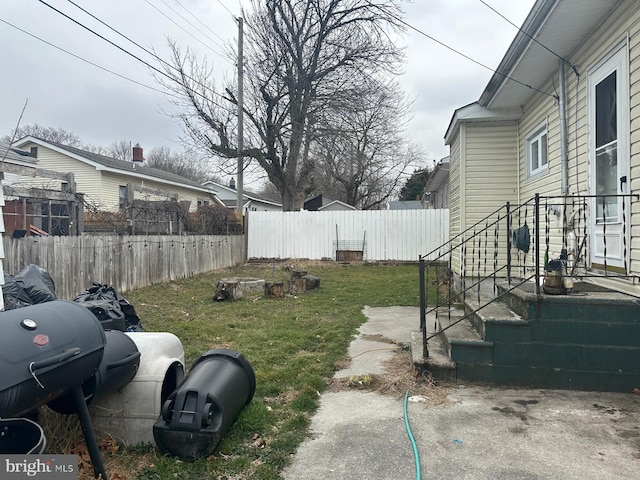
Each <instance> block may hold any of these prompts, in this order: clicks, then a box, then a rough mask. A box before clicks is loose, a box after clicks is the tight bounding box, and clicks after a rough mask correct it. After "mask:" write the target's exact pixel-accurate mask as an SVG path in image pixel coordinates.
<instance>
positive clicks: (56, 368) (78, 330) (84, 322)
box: [0, 300, 105, 417]
mask: <svg viewBox="0 0 640 480" xmlns="http://www.w3.org/2000/svg"><path fill="white" fill-rule="evenodd" d="M0 331H1V332H2V335H0V417H19V416H21V415H23V414H25V413H27V412H29V411H31V410H33V409H35V408H37V407H39V406H40V405H42V404H44V403H46V402H49V401H51V400H53V399H54V398H56V397H57V396H59V395H61V394H62V393H63V392H65V391H66V390H68V389H70V388H71V387H74V386H77V385H80V384H81V383H82V382H83V381H85V380H87V379H88V378H90V377H91V376H92V375H93V374H94V373H95V372H96V370H97V368H98V366H99V365H100V361H101V360H102V355H103V350H104V345H105V334H104V331H103V329H102V326H101V325H100V322H99V321H98V319H97V318H96V317H95V316H94V315H93V314H92V313H91V312H90V311H89V310H87V309H86V308H85V307H83V306H81V305H79V304H77V303H74V302H68V301H65V300H54V301H51V302H46V303H40V304H37V305H32V306H28V307H23V308H18V309H15V310H9V311H6V312H0Z"/></svg>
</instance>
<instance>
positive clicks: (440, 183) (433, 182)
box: [423, 157, 449, 209]
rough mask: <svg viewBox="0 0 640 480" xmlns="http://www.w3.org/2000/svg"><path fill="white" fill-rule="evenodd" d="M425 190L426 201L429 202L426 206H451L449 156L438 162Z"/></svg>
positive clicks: (438, 207) (441, 207)
mask: <svg viewBox="0 0 640 480" xmlns="http://www.w3.org/2000/svg"><path fill="white" fill-rule="evenodd" d="M424 191H425V195H424V196H423V198H424V199H425V200H426V201H425V202H424V203H425V204H428V207H425V208H437V209H446V208H449V157H444V158H443V159H442V160H440V161H439V162H438V163H437V164H436V166H435V167H434V169H433V171H432V172H431V173H430V174H429V179H428V180H427V184H426V185H425V187H424Z"/></svg>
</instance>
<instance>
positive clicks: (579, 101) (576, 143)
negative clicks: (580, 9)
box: [519, 1, 640, 275]
mask: <svg viewBox="0 0 640 480" xmlns="http://www.w3.org/2000/svg"><path fill="white" fill-rule="evenodd" d="M625 41H626V42H627V46H628V56H629V96H630V102H629V107H630V112H629V114H630V115H629V117H630V128H629V136H630V138H629V155H630V183H629V187H630V191H631V192H635V191H637V190H638V189H640V6H639V5H638V4H637V3H636V2H632V1H627V2H623V4H622V5H621V7H620V8H619V9H618V10H617V12H616V13H615V14H614V15H613V16H612V17H610V18H609V19H607V20H606V21H605V22H604V23H603V24H602V25H601V26H600V27H599V28H598V29H597V30H596V31H595V32H594V33H593V34H592V35H591V36H590V39H589V40H588V41H586V42H584V43H583V44H581V46H580V47H579V48H578V49H577V51H576V52H574V54H572V55H571V56H570V57H569V58H568V60H569V61H570V62H571V63H572V64H573V65H577V66H578V69H579V72H580V76H579V77H578V76H576V75H575V74H574V73H573V72H572V70H571V69H570V68H567V74H566V80H567V83H566V113H567V147H568V148H567V151H568V172H567V173H568V184H569V193H570V194H587V193H593V192H589V154H588V148H589V135H588V114H589V112H588V105H587V98H588V72H589V71H590V70H591V69H593V68H594V67H595V66H597V65H598V64H599V63H600V62H601V61H602V60H603V59H604V58H606V57H607V56H608V55H609V54H610V53H611V52H612V51H613V49H614V48H615V47H616V46H618V45H620V44H621V43H622V42H625ZM557 85H558V75H557V73H555V74H554V75H553V76H552V78H550V79H549V80H548V82H547V83H546V84H545V85H543V86H542V87H541V88H540V90H542V91H545V92H554V90H555V89H557ZM523 110H524V115H523V116H522V118H521V119H520V131H521V134H522V135H521V141H520V146H519V148H520V158H521V159H522V161H521V162H520V173H519V175H520V183H521V198H522V200H523V201H526V200H527V199H530V198H532V197H533V196H534V195H535V193H539V194H541V195H550V196H560V195H561V165H560V119H559V115H558V107H557V103H556V100H555V99H554V98H550V97H547V96H543V95H541V94H535V95H533V96H532V97H531V98H530V99H529V101H528V102H527V103H526V104H525V105H524V106H523ZM545 119H546V120H547V122H548V123H547V126H548V142H549V143H548V158H549V171H548V172H547V173H544V174H541V175H538V176H535V177H532V178H527V168H526V166H527V165H526V137H527V135H528V133H530V132H531V131H532V130H533V129H534V128H535V127H536V126H537V125H539V124H540V122H541V121H543V120H545ZM559 202H560V199H557V201H556V202H554V203H559ZM568 213H570V212H568ZM550 222H551V223H550V227H551V228H550V233H551V234H550V253H549V257H550V258H553V257H556V256H558V255H559V253H560V250H561V248H562V230H561V229H562V218H557V219H556V218H554V217H551V219H550ZM630 225H631V226H632V227H631V232H630V240H631V242H630V257H629V258H630V273H631V274H634V275H640V226H639V225H640V203H639V202H637V201H636V202H635V203H634V204H633V206H632V209H631V219H630ZM531 261H533V259H531Z"/></svg>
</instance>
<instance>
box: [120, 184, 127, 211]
mask: <svg viewBox="0 0 640 480" xmlns="http://www.w3.org/2000/svg"><path fill="white" fill-rule="evenodd" d="M119 201H120V206H121V207H124V206H126V205H127V186H126V185H120V198H119Z"/></svg>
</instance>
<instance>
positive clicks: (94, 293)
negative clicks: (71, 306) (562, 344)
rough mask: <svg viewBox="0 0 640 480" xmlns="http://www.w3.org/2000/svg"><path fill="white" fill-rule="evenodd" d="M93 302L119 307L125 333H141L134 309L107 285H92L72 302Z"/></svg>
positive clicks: (138, 319)
mask: <svg viewBox="0 0 640 480" xmlns="http://www.w3.org/2000/svg"><path fill="white" fill-rule="evenodd" d="M95 300H106V301H110V302H115V303H117V304H118V305H119V307H120V310H121V311H122V313H123V314H124V318H125V331H130V332H143V331H144V329H143V328H142V324H141V323H140V317H138V315H137V314H136V310H135V308H133V305H131V304H130V303H129V302H128V301H127V299H126V298H124V297H123V296H122V295H120V294H119V293H118V292H116V290H115V289H114V288H113V287H109V286H108V285H100V284H99V283H95V282H94V283H93V284H92V285H91V287H89V288H88V289H86V290H85V291H84V292H82V293H81V294H80V295H78V296H77V297H76V298H75V299H74V300H73V301H74V302H78V303H83V302H91V301H95Z"/></svg>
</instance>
